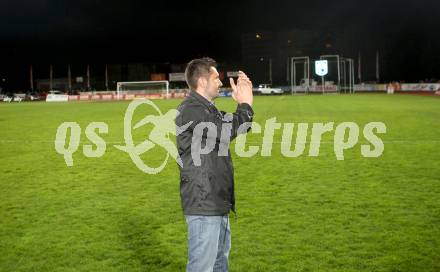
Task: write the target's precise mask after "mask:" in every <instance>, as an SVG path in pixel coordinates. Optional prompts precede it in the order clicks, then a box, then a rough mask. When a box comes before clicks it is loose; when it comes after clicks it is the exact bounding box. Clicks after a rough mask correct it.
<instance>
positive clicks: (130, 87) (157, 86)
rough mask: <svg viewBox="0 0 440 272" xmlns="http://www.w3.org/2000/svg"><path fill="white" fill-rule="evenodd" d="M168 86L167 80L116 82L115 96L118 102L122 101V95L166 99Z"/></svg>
mask: <svg viewBox="0 0 440 272" xmlns="http://www.w3.org/2000/svg"><path fill="white" fill-rule="evenodd" d="M169 85H170V84H169V82H168V80H158V81H128V82H117V83H116V95H117V99H118V100H120V99H122V97H123V95H131V96H133V97H137V96H139V97H142V96H145V97H148V96H154V95H157V96H161V97H164V98H168V97H169Z"/></svg>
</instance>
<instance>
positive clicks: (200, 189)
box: [176, 58, 254, 272]
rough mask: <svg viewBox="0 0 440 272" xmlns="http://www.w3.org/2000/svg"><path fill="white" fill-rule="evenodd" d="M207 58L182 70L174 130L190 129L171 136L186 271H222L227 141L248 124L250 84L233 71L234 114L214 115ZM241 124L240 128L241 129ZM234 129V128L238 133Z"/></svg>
mask: <svg viewBox="0 0 440 272" xmlns="http://www.w3.org/2000/svg"><path fill="white" fill-rule="evenodd" d="M216 66H217V64H216V62H215V61H214V60H213V59H211V58H202V59H194V60H192V61H190V62H189V63H188V65H187V67H186V70H185V79H186V82H187V84H188V86H189V88H190V90H191V91H190V94H189V96H188V97H187V98H186V99H185V100H184V101H183V102H182V103H181V104H180V106H179V107H178V111H179V114H178V116H177V118H176V125H177V126H178V127H183V126H184V125H186V124H188V123H190V122H191V125H190V126H189V127H188V128H187V129H186V130H185V131H183V132H181V133H177V135H178V136H177V137H176V142H177V149H178V152H179V156H180V158H181V160H182V162H183V165H182V167H179V170H180V196H181V203H182V208H183V212H184V214H185V218H186V223H187V226H188V257H189V260H188V264H187V268H186V270H187V271H190V272H199V271H228V256H229V250H230V247H231V235H230V228H229V212H230V211H231V210H232V211H233V212H235V197H234V169H233V166H232V160H231V156H230V152H229V142H230V141H231V140H233V139H234V138H235V137H236V136H237V135H238V134H239V133H246V132H247V131H248V130H249V124H250V123H249V122H252V117H253V114H254V113H253V110H252V108H251V106H252V101H253V96H252V82H251V81H250V80H249V78H248V77H247V76H246V74H244V73H243V72H241V71H240V72H239V75H238V80H237V83H236V84H235V82H234V80H233V79H232V78H231V79H230V84H231V88H232V97H233V99H234V100H235V101H236V102H237V103H238V105H237V109H236V110H235V112H234V113H225V112H222V111H219V110H218V109H217V108H216V107H215V105H214V99H215V98H216V97H217V96H218V94H219V88H220V87H221V86H222V82H221V81H220V79H219V73H218V72H217V69H216ZM242 124H244V125H243V126H241V125H242ZM239 128H240V129H239Z"/></svg>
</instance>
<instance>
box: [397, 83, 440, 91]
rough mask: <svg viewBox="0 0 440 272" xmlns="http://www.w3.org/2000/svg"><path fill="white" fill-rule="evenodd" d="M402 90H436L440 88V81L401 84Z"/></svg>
mask: <svg viewBox="0 0 440 272" xmlns="http://www.w3.org/2000/svg"><path fill="white" fill-rule="evenodd" d="M400 86H401V87H400V89H401V90H402V91H428V92H435V91H438V90H440V83H408V84H402V85H400Z"/></svg>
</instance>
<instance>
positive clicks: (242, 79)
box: [229, 71, 253, 106]
mask: <svg viewBox="0 0 440 272" xmlns="http://www.w3.org/2000/svg"><path fill="white" fill-rule="evenodd" d="M229 82H230V83H231V88H232V98H233V99H234V100H235V101H237V103H239V104H241V103H247V104H249V105H251V106H252V102H253V95H252V81H251V80H250V79H249V78H248V77H247V75H246V74H245V73H243V72H242V71H239V72H238V79H237V84H235V82H234V79H232V78H229Z"/></svg>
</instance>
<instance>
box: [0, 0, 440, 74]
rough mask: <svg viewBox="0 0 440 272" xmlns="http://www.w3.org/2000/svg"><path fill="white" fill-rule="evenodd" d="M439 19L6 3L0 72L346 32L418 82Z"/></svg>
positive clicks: (409, 7) (429, 13) (230, 50)
mask: <svg viewBox="0 0 440 272" xmlns="http://www.w3.org/2000/svg"><path fill="white" fill-rule="evenodd" d="M439 13H440V1H434V0H430V1H414V0H411V1H409V0H400V1H394V0H393V1H387V0H383V1H356V0H351V1H349V0H342V1H321V0H315V1H314V0H307V1H295V0H290V1H191V2H189V1H179V2H176V3H174V2H171V1H143V0H142V1H114V0H106V1H104V0H77V1H60V0H58V1H54V0H32V1H11V0H3V1H1V2H0V34H1V35H0V57H1V63H0V74H1V75H9V76H10V77H11V76H13V75H11V74H12V73H14V72H15V71H16V70H17V69H18V68H17V67H22V66H23V65H25V64H26V65H27V64H30V63H34V64H46V63H47V64H49V63H61V64H66V63H86V62H88V63H118V62H127V63H130V62H171V63H173V62H186V61H188V60H189V59H191V58H192V57H196V56H206V55H208V56H212V57H214V58H216V59H217V60H220V61H234V60H239V59H240V57H241V55H240V34H241V33H246V32H257V31H286V30H289V29H291V28H296V29H301V28H307V29H312V30H314V31H318V32H322V33H325V32H326V31H329V30H335V29H336V30H337V29H341V28H347V27H350V28H351V29H355V32H356V34H357V35H361V36H363V37H365V40H358V41H357V42H358V43H359V46H360V47H362V46H365V44H369V45H370V47H372V48H374V45H375V43H378V42H379V43H380V42H382V43H383V40H384V39H386V40H387V44H388V45H390V47H391V49H392V50H391V51H392V55H393V60H392V61H393V63H392V64H395V65H396V74H401V75H402V77H405V76H406V77H408V76H409V75H413V74H415V75H416V76H422V75H420V68H419V67H418V66H424V67H426V68H424V69H423V72H424V73H425V74H427V75H426V77H434V76H435V75H437V74H440V73H438V72H437V71H434V70H435V65H436V64H437V62H438V61H439V60H440V58H439V56H438V55H439V54H440V53H438V52H440V39H439V36H440V35H439V34H438V33H439V30H440V16H439ZM347 38H348V39H350V37H347ZM431 56H432V58H431ZM399 59H400V62H399ZM403 59H405V60H403ZM406 61H407V62H408V65H405V64H406ZM405 66H406V67H405ZM437 78H440V75H439V76H437Z"/></svg>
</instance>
